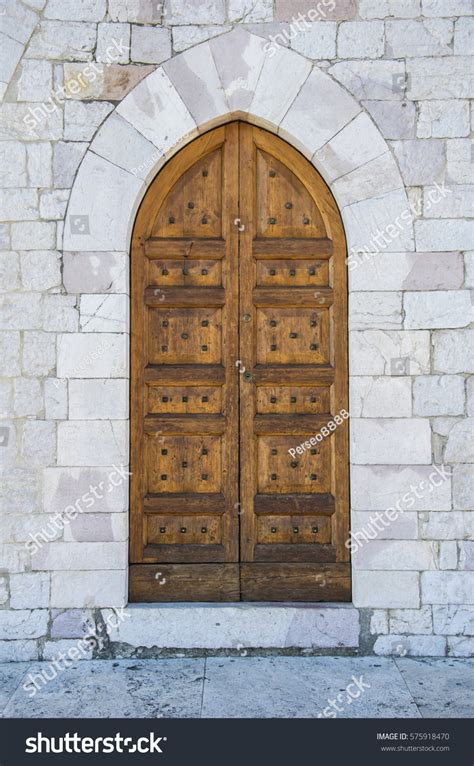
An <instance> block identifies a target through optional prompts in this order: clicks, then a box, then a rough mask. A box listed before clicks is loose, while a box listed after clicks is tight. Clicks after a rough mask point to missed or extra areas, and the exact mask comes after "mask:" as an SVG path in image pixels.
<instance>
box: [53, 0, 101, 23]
mask: <svg viewBox="0 0 474 766" xmlns="http://www.w3.org/2000/svg"><path fill="white" fill-rule="evenodd" d="M106 10H107V9H106V2H105V0H81V3H80V4H78V3H77V2H75V0H48V3H47V6H46V9H45V11H44V17H45V18H47V19H60V20H64V21H69V20H70V21H101V20H102V19H103V18H104V16H105V13H106Z"/></svg>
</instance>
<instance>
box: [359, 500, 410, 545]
mask: <svg viewBox="0 0 474 766" xmlns="http://www.w3.org/2000/svg"><path fill="white" fill-rule="evenodd" d="M402 511H403V513H400V514H399V515H398V516H397V517H396V518H394V520H393V521H391V520H390V519H388V518H387V517H386V516H385V515H383V514H382V518H383V521H382V520H381V515H380V512H376V513H375V514H374V513H373V511H354V510H352V511H351V532H352V537H351V542H352V543H353V549H355V546H359V545H365V543H366V539H367V538H368V539H369V540H370V539H371V538H374V539H375V537H376V538H377V540H416V539H417V537H418V514H416V513H413V512H410V511H405V510H404V508H402ZM384 522H389V523H386V524H385V523H384Z"/></svg>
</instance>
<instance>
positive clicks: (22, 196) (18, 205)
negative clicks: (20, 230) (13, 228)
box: [0, 189, 39, 221]
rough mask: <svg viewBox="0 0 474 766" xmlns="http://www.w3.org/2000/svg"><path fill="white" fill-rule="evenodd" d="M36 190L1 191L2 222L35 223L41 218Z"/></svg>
mask: <svg viewBox="0 0 474 766" xmlns="http://www.w3.org/2000/svg"><path fill="white" fill-rule="evenodd" d="M38 207H39V206H38V192H37V191H36V189H0V218H1V220H2V221H34V220H35V219H36V218H39V210H38Z"/></svg>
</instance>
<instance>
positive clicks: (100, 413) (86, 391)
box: [69, 379, 128, 420]
mask: <svg viewBox="0 0 474 766" xmlns="http://www.w3.org/2000/svg"><path fill="white" fill-rule="evenodd" d="M69 417H70V419H71V420H119V419H122V418H124V419H125V418H127V417H128V381H126V380H120V379H115V380H108V379H102V380H100V379H93V380H74V379H72V380H70V381H69Z"/></svg>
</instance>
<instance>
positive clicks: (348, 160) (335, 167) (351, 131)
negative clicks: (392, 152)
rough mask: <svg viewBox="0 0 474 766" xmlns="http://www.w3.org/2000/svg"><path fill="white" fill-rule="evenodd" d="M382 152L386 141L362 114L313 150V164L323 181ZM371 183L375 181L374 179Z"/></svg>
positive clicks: (350, 169)
mask: <svg viewBox="0 0 474 766" xmlns="http://www.w3.org/2000/svg"><path fill="white" fill-rule="evenodd" d="M354 146H357V152H354ZM386 151H387V144H386V143H385V141H384V139H383V138H382V136H381V135H380V132H379V131H378V130H377V128H375V126H374V124H373V122H372V120H371V119H370V117H368V116H367V115H366V114H365V113H362V114H359V115H357V117H356V118H355V119H354V120H352V121H351V122H350V123H349V124H348V125H346V126H345V127H344V128H343V129H342V130H341V131H340V133H338V134H337V135H336V136H334V138H332V139H331V140H330V141H329V142H328V143H327V144H325V146H323V148H322V149H319V150H318V151H317V152H316V154H315V155H314V157H313V163H314V164H315V165H317V166H320V167H321V169H322V171H323V174H324V177H325V178H326V180H327V181H333V180H334V179H335V178H339V177H340V176H343V175H345V174H346V173H350V172H351V171H352V170H355V168H357V167H359V166H360V165H364V164H365V163H366V162H369V161H370V160H373V159H375V158H376V157H379V156H380V155H381V154H384V152H386ZM374 182H375V183H377V179H374ZM401 185H402V184H401V179H400V184H399V186H401Z"/></svg>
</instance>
